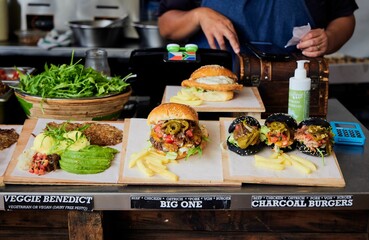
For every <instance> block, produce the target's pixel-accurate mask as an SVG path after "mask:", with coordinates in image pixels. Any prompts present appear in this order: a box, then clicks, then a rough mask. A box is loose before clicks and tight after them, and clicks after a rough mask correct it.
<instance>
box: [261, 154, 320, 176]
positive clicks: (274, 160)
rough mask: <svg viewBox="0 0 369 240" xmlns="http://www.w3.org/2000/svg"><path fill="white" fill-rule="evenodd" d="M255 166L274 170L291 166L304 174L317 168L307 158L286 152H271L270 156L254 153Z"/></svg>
mask: <svg viewBox="0 0 369 240" xmlns="http://www.w3.org/2000/svg"><path fill="white" fill-rule="evenodd" d="M254 158H255V166H257V167H264V168H269V169H274V170H283V169H285V167H286V166H292V167H293V168H295V169H297V170H298V171H300V172H302V173H304V174H311V173H312V172H313V171H316V170H317V167H316V165H315V164H314V163H313V162H311V161H309V160H308V159H305V158H302V157H299V156H297V155H294V154H291V155H288V154H286V153H282V154H272V155H271V156H270V157H263V156H260V155H255V156H254Z"/></svg>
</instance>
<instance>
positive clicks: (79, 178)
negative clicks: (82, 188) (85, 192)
mask: <svg viewBox="0 0 369 240" xmlns="http://www.w3.org/2000/svg"><path fill="white" fill-rule="evenodd" d="M48 122H58V123H59V122H64V121H62V120H53V119H27V120H26V121H25V123H24V126H23V130H22V132H21V134H20V137H19V140H18V144H17V146H16V149H15V152H14V154H13V156H12V158H11V161H10V164H9V166H8V168H7V170H6V172H5V176H4V183H5V184H39V185H112V184H118V178H119V169H120V165H121V163H122V152H121V151H122V149H123V143H120V144H117V145H115V146H110V147H113V148H116V149H117V150H119V151H120V153H118V154H116V156H115V158H114V160H113V161H112V165H111V166H110V168H108V169H107V170H105V171H104V172H102V173H97V174H72V173H68V172H65V171H63V170H61V169H58V170H56V171H52V172H49V173H46V174H45V175H41V176H39V175H36V174H32V173H29V172H28V171H24V170H21V169H20V168H19V167H17V164H18V157H19V155H20V154H21V153H22V152H23V151H24V150H26V149H28V148H30V147H31V146H32V145H33V141H34V138H35V136H36V135H37V134H39V133H40V132H42V131H43V129H44V128H45V126H46V124H47V123H48ZM78 122H83V121H78ZM89 122H93V121H89ZM97 123H108V124H110V125H112V126H115V127H117V128H119V129H121V130H123V128H124V123H123V122H97Z"/></svg>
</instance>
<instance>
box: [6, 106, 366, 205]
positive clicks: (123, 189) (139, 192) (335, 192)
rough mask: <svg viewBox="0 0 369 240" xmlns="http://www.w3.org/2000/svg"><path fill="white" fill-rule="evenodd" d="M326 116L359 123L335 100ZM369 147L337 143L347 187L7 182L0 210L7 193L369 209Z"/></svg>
mask: <svg viewBox="0 0 369 240" xmlns="http://www.w3.org/2000/svg"><path fill="white" fill-rule="evenodd" d="M327 118H328V120H329V121H332V120H334V121H351V122H352V121H354V122H357V120H356V119H355V118H354V116H353V115H352V114H351V113H350V112H349V111H348V110H347V109H345V108H344V107H343V105H342V104H341V103H339V102H338V101H337V100H336V99H329V105H328V117H327ZM362 127H363V126H362ZM363 131H364V134H365V135H366V136H369V131H368V130H367V129H366V128H364V127H363ZM368 150H369V149H368V143H367V142H366V144H365V146H363V147H348V146H343V145H335V153H336V155H337V159H338V162H339V165H340V167H341V170H342V174H343V176H344V179H345V181H346V186H345V187H343V188H334V187H305V186H273V185H258V184H244V185H243V186H242V187H183V186H175V187H173V186H149V185H147V186H31V185H29V186H28V185H6V186H3V187H0V210H4V209H5V208H4V196H6V195H24V194H27V195H72V196H92V197H93V199H94V208H93V210H132V209H133V208H132V207H131V203H132V199H133V198H134V197H159V198H160V197H174V198H176V197H186V198H191V197H194V198H198V197H200V198H205V197H209V196H211V197H227V198H228V199H229V200H230V201H229V202H230V207H229V208H227V209H231V210H250V209H252V210H258V208H255V207H253V206H252V201H253V199H255V198H258V197H262V198H268V197H278V198H294V197H305V198H306V197H308V198H310V197H314V198H321V197H323V198H334V199H336V198H348V199H351V201H352V204H351V206H341V205H335V206H321V207H320V209H321V208H323V209H324V208H325V209H330V210H332V209H341V210H357V209H366V210H369V184H368V183H369V153H368ZM276 208H277V209H281V210H283V209H291V208H290V207H281V206H280V207H273V208H269V209H276ZM259 209H263V208H259ZM300 209H301V208H300ZM312 209H314V207H313V208H312ZM264 210H265V208H264Z"/></svg>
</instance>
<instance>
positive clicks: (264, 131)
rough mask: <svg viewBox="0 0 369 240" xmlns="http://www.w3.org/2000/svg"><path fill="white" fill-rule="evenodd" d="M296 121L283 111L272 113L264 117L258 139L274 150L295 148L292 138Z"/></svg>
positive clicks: (285, 150) (287, 150) (283, 150)
mask: <svg viewBox="0 0 369 240" xmlns="http://www.w3.org/2000/svg"><path fill="white" fill-rule="evenodd" d="M296 128H297V121H296V120H295V119H294V118H293V117H291V116H290V115H288V114H285V113H273V114H271V115H269V116H268V117H267V118H266V119H265V123H264V126H262V127H261V130H260V139H261V141H263V142H264V143H265V144H266V145H267V146H269V147H271V148H273V150H274V151H275V152H289V151H292V150H294V149H295V148H296V142H295V139H294V136H295V131H296Z"/></svg>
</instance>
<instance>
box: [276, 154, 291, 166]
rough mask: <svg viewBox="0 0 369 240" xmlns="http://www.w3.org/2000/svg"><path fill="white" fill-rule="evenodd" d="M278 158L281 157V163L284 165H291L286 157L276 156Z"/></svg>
mask: <svg viewBox="0 0 369 240" xmlns="http://www.w3.org/2000/svg"><path fill="white" fill-rule="evenodd" d="M278 159H281V160H282V162H283V164H284V165H286V166H291V165H292V163H291V161H290V160H289V159H287V158H284V157H282V156H278Z"/></svg>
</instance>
